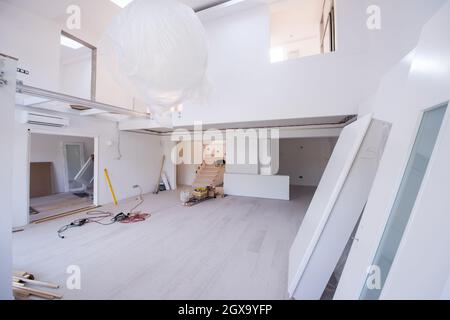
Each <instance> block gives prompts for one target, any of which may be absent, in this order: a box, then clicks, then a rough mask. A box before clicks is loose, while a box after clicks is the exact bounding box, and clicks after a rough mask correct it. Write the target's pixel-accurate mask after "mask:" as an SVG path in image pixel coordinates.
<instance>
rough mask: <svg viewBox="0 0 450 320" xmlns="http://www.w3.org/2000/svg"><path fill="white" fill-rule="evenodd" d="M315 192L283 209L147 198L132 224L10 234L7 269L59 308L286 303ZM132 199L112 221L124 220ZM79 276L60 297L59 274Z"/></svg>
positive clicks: (234, 200) (48, 227) (275, 204)
mask: <svg viewBox="0 0 450 320" xmlns="http://www.w3.org/2000/svg"><path fill="white" fill-rule="evenodd" d="M314 191H315V189H314V188H306V187H296V188H294V189H293V190H292V200H291V201H278V200H266V199H255V198H243V197H231V196H230V197H226V198H224V199H214V200H210V201H206V202H204V203H202V204H199V205H197V206H194V207H183V206H182V205H181V204H180V201H179V194H178V192H174V191H171V192H162V193H160V194H159V195H146V196H145V203H144V205H143V206H142V207H141V209H144V210H143V211H148V212H150V213H152V217H151V218H150V219H149V220H148V221H146V222H142V223H137V224H129V225H125V224H114V225H111V226H100V225H97V224H88V225H85V226H83V227H81V228H75V229H71V230H69V231H67V232H66V233H65V235H66V239H60V238H58V236H57V230H58V229H59V227H61V226H63V225H65V224H67V223H70V222H71V221H72V220H74V219H76V218H80V217H83V216H85V215H84V214H78V215H75V216H70V217H65V218H61V219H58V220H55V221H51V222H47V223H43V224H39V225H30V226H28V227H27V228H26V230H25V231H24V232H19V233H15V234H14V236H13V237H14V239H13V254H14V269H15V270H25V271H28V272H31V273H33V274H35V275H36V276H37V278H38V279H39V280H43V281H50V282H55V283H59V284H60V285H61V286H62V288H61V289H60V290H59V292H60V293H62V294H63V295H64V298H65V299H286V298H287V271H288V253H289V248H290V246H291V243H292V241H293V240H294V237H295V235H296V233H297V231H298V228H299V226H300V224H301V221H302V219H303V217H304V215H305V213H306V210H307V208H308V206H309V204H310V202H311V199H312V197H313V193H314ZM135 202H136V201H135V199H129V200H126V201H123V202H122V203H121V204H120V205H119V207H114V206H112V205H109V206H105V207H103V208H101V209H102V210H110V211H111V212H113V213H118V212H120V211H122V210H123V211H127V210H130V209H131V208H132V207H133V206H134V204H135ZM70 265H77V266H79V267H80V268H81V290H68V289H67V288H66V280H67V278H68V276H69V275H68V274H67V273H66V270H67V268H68V267H69V266H70Z"/></svg>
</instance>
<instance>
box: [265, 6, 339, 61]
mask: <svg viewBox="0 0 450 320" xmlns="http://www.w3.org/2000/svg"><path fill="white" fill-rule="evenodd" d="M335 20H336V19H335V2H334V0H323V1H319V0H279V1H275V2H273V3H271V4H270V61H271V63H276V62H282V61H286V60H291V59H298V58H302V57H307V56H313V55H319V54H325V53H330V52H333V51H336V24H335Z"/></svg>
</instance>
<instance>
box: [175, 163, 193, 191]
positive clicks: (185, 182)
mask: <svg viewBox="0 0 450 320" xmlns="http://www.w3.org/2000/svg"><path fill="white" fill-rule="evenodd" d="M197 168H198V165H196V164H180V165H178V166H177V182H178V185H179V186H192V185H193V184H194V181H195V172H196V171H197Z"/></svg>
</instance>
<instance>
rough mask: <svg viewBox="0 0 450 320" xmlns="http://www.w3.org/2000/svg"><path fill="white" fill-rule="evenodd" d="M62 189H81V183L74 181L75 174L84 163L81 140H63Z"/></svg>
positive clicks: (68, 190)
mask: <svg viewBox="0 0 450 320" xmlns="http://www.w3.org/2000/svg"><path fill="white" fill-rule="evenodd" d="M62 147H63V155H64V175H65V181H64V189H65V192H78V191H83V185H82V184H81V183H80V182H78V181H75V176H76V175H77V174H78V172H80V170H81V168H82V167H83V165H84V163H85V160H86V159H85V157H84V143H83V142H64V143H63V146H62Z"/></svg>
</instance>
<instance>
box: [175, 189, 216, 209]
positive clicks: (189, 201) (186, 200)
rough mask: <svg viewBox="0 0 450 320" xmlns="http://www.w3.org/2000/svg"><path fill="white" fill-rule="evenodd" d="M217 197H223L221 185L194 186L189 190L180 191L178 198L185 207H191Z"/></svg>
mask: <svg viewBox="0 0 450 320" xmlns="http://www.w3.org/2000/svg"><path fill="white" fill-rule="evenodd" d="M217 197H225V195H224V193H223V188H221V187H202V188H195V189H194V191H193V192H192V193H191V192H187V191H185V192H181V194H180V200H181V202H182V203H183V205H184V206H186V207H192V206H194V205H196V204H199V203H201V202H204V201H207V200H211V199H216V198H217Z"/></svg>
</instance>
